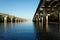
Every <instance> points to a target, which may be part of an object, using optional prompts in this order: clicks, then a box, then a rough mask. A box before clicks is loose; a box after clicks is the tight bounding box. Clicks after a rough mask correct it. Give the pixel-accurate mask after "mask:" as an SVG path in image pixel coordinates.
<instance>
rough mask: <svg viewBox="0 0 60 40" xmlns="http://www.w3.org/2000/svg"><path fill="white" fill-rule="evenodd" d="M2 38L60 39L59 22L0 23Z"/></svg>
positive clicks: (1, 39) (24, 39) (25, 39)
mask: <svg viewBox="0 0 60 40" xmlns="http://www.w3.org/2000/svg"><path fill="white" fill-rule="evenodd" d="M0 40H60V25H59V24H58V23H51V24H46V25H45V24H43V23H40V22H36V23H33V22H23V23H11V22H10V23H0Z"/></svg>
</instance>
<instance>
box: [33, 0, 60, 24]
mask: <svg viewBox="0 0 60 40" xmlns="http://www.w3.org/2000/svg"><path fill="white" fill-rule="evenodd" d="M59 20H60V0H40V3H39V5H38V7H37V10H36V12H35V15H34V17H33V22H47V23H48V22H60V21H59Z"/></svg>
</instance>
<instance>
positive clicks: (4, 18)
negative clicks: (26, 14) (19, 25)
mask: <svg viewBox="0 0 60 40" xmlns="http://www.w3.org/2000/svg"><path fill="white" fill-rule="evenodd" d="M25 21H27V19H24V18H19V17H15V16H12V15H9V14H4V13H0V22H25Z"/></svg>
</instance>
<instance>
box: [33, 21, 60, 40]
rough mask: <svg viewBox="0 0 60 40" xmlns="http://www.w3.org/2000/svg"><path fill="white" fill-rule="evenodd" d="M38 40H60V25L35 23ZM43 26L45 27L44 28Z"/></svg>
mask: <svg viewBox="0 0 60 40" xmlns="http://www.w3.org/2000/svg"><path fill="white" fill-rule="evenodd" d="M34 24H35V27H36V32H37V37H38V40H60V32H59V30H60V24H58V23H49V24H48V23H46V24H42V23H39V22H38V23H34ZM42 25H43V26H42Z"/></svg>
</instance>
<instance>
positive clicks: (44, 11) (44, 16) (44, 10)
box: [43, 8, 46, 22]
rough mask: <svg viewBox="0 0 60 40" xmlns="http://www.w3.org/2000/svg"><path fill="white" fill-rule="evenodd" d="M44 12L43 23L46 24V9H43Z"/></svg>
mask: <svg viewBox="0 0 60 40" xmlns="http://www.w3.org/2000/svg"><path fill="white" fill-rule="evenodd" d="M43 9H44V10H43V22H45V17H46V9H45V8H43Z"/></svg>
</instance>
